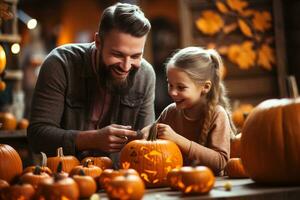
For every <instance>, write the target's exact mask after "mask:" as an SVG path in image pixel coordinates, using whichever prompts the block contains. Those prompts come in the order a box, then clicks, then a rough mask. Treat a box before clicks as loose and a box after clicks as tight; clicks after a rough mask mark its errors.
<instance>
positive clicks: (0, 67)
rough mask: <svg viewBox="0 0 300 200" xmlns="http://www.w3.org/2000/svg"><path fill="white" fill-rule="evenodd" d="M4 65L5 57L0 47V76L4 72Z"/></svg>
mask: <svg viewBox="0 0 300 200" xmlns="http://www.w3.org/2000/svg"><path fill="white" fill-rule="evenodd" d="M5 65H6V55H5V51H4V48H3V47H2V46H1V45H0V74H2V72H3V71H4V69H5Z"/></svg>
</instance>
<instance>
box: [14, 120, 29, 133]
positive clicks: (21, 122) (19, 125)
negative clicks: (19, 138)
mask: <svg viewBox="0 0 300 200" xmlns="http://www.w3.org/2000/svg"><path fill="white" fill-rule="evenodd" d="M28 126H29V121H28V119H25V118H23V119H21V120H19V121H18V122H17V129H19V130H25V129H27V128H28Z"/></svg>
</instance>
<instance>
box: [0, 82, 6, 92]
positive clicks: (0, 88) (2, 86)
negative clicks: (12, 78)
mask: <svg viewBox="0 0 300 200" xmlns="http://www.w3.org/2000/svg"><path fill="white" fill-rule="evenodd" d="M5 89H6V83H5V82H4V81H0V92H2V91H4V90H5Z"/></svg>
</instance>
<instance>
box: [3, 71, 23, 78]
mask: <svg viewBox="0 0 300 200" xmlns="http://www.w3.org/2000/svg"><path fill="white" fill-rule="evenodd" d="M22 79H23V72H22V70H20V69H15V70H11V69H6V70H5V76H4V80H17V81H18V80H22Z"/></svg>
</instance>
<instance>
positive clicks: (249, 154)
mask: <svg viewBox="0 0 300 200" xmlns="http://www.w3.org/2000/svg"><path fill="white" fill-rule="evenodd" d="M299 113H300V98H294V99H288V98H286V99H270V100H266V101H263V102H262V103H260V104H259V105H258V106H257V107H256V108H255V109H254V110H253V111H252V112H251V113H250V115H249V116H248V118H247V120H246V122H245V124H244V127H243V131H242V132H243V133H242V138H241V147H242V148H241V159H242V161H243V165H244V167H245V170H246V171H247V173H248V174H249V177H251V178H252V179H253V180H254V181H256V182H261V183H271V184H299V183H300V173H299V169H300V154H299V152H300V134H299V132H300V120H299V119H300V116H299Z"/></svg>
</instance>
